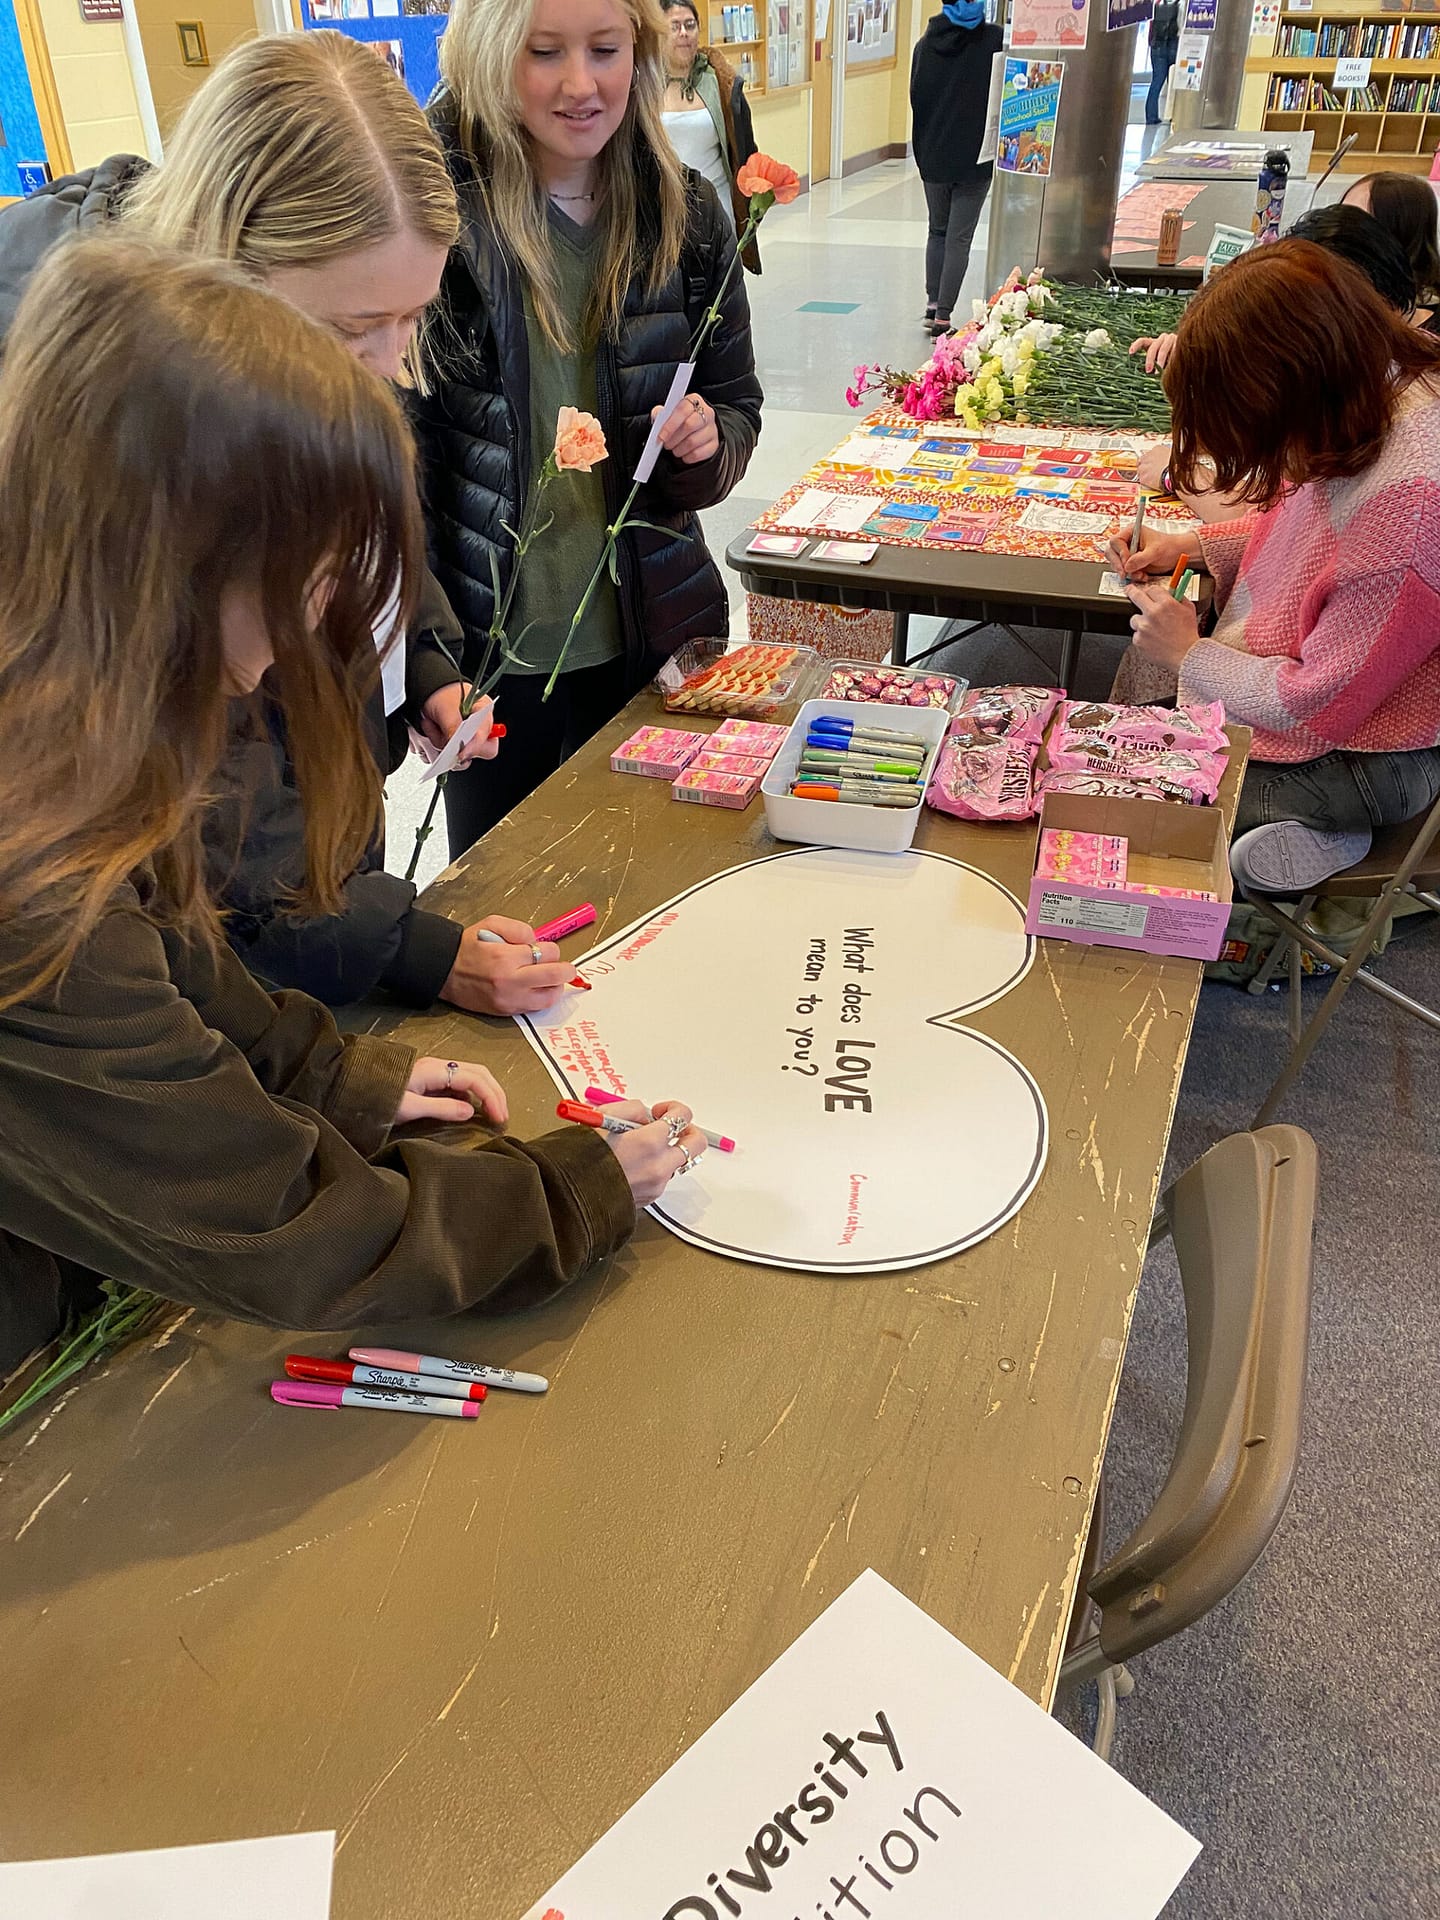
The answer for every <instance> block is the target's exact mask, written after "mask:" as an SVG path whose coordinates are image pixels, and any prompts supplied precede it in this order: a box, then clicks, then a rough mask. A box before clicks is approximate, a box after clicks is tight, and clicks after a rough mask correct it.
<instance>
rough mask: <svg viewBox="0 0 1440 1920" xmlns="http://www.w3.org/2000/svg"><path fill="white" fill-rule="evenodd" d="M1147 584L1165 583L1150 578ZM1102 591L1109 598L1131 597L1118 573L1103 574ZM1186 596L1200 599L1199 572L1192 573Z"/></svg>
mask: <svg viewBox="0 0 1440 1920" xmlns="http://www.w3.org/2000/svg"><path fill="white" fill-rule="evenodd" d="M1145 584H1146V585H1147V586H1152V587H1158V586H1160V585H1162V584H1163V583H1162V582H1161V581H1159V580H1149V581H1147V582H1145ZM1100 592H1101V593H1103V594H1104V596H1105V598H1106V599H1107V600H1128V599H1129V598H1130V596H1129V594H1128V593H1126V591H1125V582H1124V581H1123V580H1122V579H1121V578H1120V576H1119V574H1118V573H1109V572H1106V573H1102V574H1101V576H1100ZM1185 598H1186V599H1187V600H1198V599H1199V598H1200V576H1199V574H1192V575H1191V577H1190V584H1189V586H1188V587H1186V589H1185Z"/></svg>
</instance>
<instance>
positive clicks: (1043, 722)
mask: <svg viewBox="0 0 1440 1920" xmlns="http://www.w3.org/2000/svg"><path fill="white" fill-rule="evenodd" d="M1060 698H1061V696H1060V692H1059V690H1058V688H1055V687H972V688H971V689H970V691H969V692H968V693H967V694H966V696H965V698H964V699H963V700H962V701H961V702H960V705H959V706H958V707H957V708H956V710H955V718H954V719H953V720H952V721H951V722H950V731H951V732H952V733H959V734H971V735H974V734H988V735H989V736H990V737H991V738H992V739H995V740H1006V739H1008V740H1040V739H1041V738H1042V737H1043V736H1044V733H1045V728H1046V727H1047V725H1048V724H1049V721H1050V716H1051V714H1052V713H1054V711H1055V709H1056V707H1057V706H1058V705H1059V704H1060Z"/></svg>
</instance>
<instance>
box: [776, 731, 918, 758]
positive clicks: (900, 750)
mask: <svg viewBox="0 0 1440 1920" xmlns="http://www.w3.org/2000/svg"><path fill="white" fill-rule="evenodd" d="M805 744H806V746H807V747H819V748H820V749H821V750H822V751H823V752H825V753H876V754H879V755H880V756H881V758H882V759H886V760H914V761H916V762H917V763H918V762H919V761H921V760H923V759H924V758H925V752H926V749H925V747H924V745H923V744H922V743H921V742H920V741H918V740H917V741H915V742H914V744H913V745H912V744H911V743H910V742H909V741H908V740H886V739H876V738H874V737H872V736H871V735H870V734H868V733H813V732H812V733H808V734H806V736H805Z"/></svg>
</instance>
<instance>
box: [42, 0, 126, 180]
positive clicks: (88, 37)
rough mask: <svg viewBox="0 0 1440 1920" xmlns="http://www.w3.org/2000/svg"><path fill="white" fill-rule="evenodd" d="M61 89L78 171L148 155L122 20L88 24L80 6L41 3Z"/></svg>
mask: <svg viewBox="0 0 1440 1920" xmlns="http://www.w3.org/2000/svg"><path fill="white" fill-rule="evenodd" d="M38 4H39V9H40V18H41V21H42V23H43V25H44V28H45V41H46V45H47V46H48V48H49V50H50V64H51V66H52V67H53V69H54V72H55V89H56V92H57V93H58V94H59V96H60V111H61V113H62V115H63V117H64V120H65V129H66V132H67V134H68V136H69V140H70V151H71V156H72V158H73V160H74V164H75V165H76V166H77V167H93V166H94V165H95V164H96V162H97V161H100V160H104V159H105V158H106V157H107V156H108V155H110V154H112V153H142V154H143V153H144V151H145V133H144V129H143V127H142V126H141V123H140V111H139V108H138V107H137V105H136V103H135V83H134V82H133V80H132V79H131V77H130V61H129V59H128V57H127V55H126V52H125V39H124V29H123V28H122V27H121V25H120V22H119V21H118V20H94V21H90V20H82V19H81V18H80V8H79V6H78V5H77V4H76V0H38Z"/></svg>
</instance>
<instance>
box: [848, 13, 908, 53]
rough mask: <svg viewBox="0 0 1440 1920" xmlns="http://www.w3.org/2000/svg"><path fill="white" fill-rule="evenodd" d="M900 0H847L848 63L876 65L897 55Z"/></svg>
mask: <svg viewBox="0 0 1440 1920" xmlns="http://www.w3.org/2000/svg"><path fill="white" fill-rule="evenodd" d="M899 5H900V0H845V65H846V66H847V67H876V66H881V65H884V64H886V63H887V62H889V61H893V60H894V58H895V15H896V13H897V11H898V9H899Z"/></svg>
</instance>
